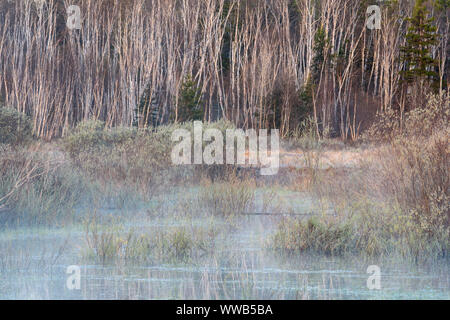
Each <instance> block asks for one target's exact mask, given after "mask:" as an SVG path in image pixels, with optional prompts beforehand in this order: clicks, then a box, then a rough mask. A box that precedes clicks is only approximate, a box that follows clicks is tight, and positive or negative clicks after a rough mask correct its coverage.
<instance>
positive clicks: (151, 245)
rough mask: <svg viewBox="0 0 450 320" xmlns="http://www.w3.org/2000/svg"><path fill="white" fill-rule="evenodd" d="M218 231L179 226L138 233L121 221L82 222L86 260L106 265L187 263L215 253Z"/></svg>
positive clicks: (208, 227)
mask: <svg viewBox="0 0 450 320" xmlns="http://www.w3.org/2000/svg"><path fill="white" fill-rule="evenodd" d="M218 234H219V231H218V229H217V227H216V226H214V225H213V224H210V225H207V226H194V225H181V226H171V227H168V228H167V229H165V230H164V231H162V230H157V229H155V228H148V229H146V230H143V231H139V232H138V231H137V230H136V229H133V228H128V229H127V228H125V227H124V225H123V224H122V223H120V221H117V220H113V221H111V222H110V223H106V224H105V223H100V222H99V221H97V218H95V217H94V218H91V219H89V220H86V222H85V242H86V246H85V247H84V248H83V250H82V251H81V253H82V256H83V257H84V258H87V259H95V260H98V261H99V262H101V263H102V264H107V263H119V264H120V263H124V262H130V263H139V262H155V261H156V262H188V261H192V259H195V258H198V257H201V256H202V255H205V254H209V253H211V252H213V251H214V248H215V246H216V244H215V242H216V238H217V236H218Z"/></svg>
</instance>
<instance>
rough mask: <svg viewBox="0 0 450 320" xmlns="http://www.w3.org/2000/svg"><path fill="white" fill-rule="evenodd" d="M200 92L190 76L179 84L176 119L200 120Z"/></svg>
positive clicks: (181, 120) (201, 117)
mask: <svg viewBox="0 0 450 320" xmlns="http://www.w3.org/2000/svg"><path fill="white" fill-rule="evenodd" d="M200 104H201V93H200V90H199V89H198V88H197V86H196V83H195V82H194V80H192V77H191V76H187V77H186V78H185V80H184V82H183V83H182V85H181V90H180V98H179V102H178V121H180V122H185V121H191V120H202V119H203V109H202V107H201V105H200Z"/></svg>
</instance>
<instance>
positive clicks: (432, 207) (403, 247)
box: [271, 97, 450, 261]
mask: <svg viewBox="0 0 450 320" xmlns="http://www.w3.org/2000/svg"><path fill="white" fill-rule="evenodd" d="M428 107H429V109H427V110H425V109H417V110H413V111H411V112H410V113H408V114H406V115H405V116H404V117H403V118H402V119H394V120H392V119H391V120H392V121H394V122H392V123H390V124H389V123H386V122H380V123H378V124H376V125H374V126H373V127H372V129H371V130H374V131H373V132H372V134H373V135H374V136H376V134H382V135H384V137H387V138H386V140H383V139H381V138H380V137H378V138H377V139H378V141H388V142H385V143H384V144H383V145H381V146H379V147H378V148H377V149H374V150H373V152H372V153H371V154H370V156H369V157H366V158H364V159H363V160H361V161H360V163H359V164H358V166H357V167H355V168H349V169H347V170H345V171H344V170H337V169H334V170H331V171H330V172H331V174H327V175H322V174H321V175H318V177H319V178H318V179H313V180H312V181H311V182H312V183H311V186H310V188H309V190H310V192H311V193H312V194H314V195H315V196H316V197H317V199H319V200H320V201H324V202H328V203H330V204H331V205H332V206H333V207H334V211H335V212H336V217H333V218H330V217H327V216H321V215H320V214H318V216H317V217H314V218H311V219H309V220H290V219H288V220H284V221H282V222H281V223H280V225H279V227H278V229H277V231H276V233H275V235H274V236H273V238H272V242H271V245H272V247H274V248H277V249H281V250H285V251H292V252H295V251H297V252H300V251H317V252H323V253H327V254H335V255H340V254H346V253H363V254H366V255H369V256H374V255H400V256H401V257H402V258H408V259H411V260H414V261H417V260H427V259H434V258H448V256H449V250H450V210H449V203H450V201H449V200H450V195H449V190H450V180H449V179H450V175H449V165H450V163H449V145H448V141H449V130H448V115H449V109H448V108H449V105H448V101H447V102H443V101H440V100H438V98H437V97H431V98H430V102H429V106H428ZM386 117H389V115H386ZM386 117H385V121H387V120H386V119H388V118H386ZM395 121H397V122H395ZM395 123H397V124H398V125H399V126H396V124H395ZM400 124H401V127H400ZM377 125H378V126H379V127H377ZM322 173H323V171H322Z"/></svg>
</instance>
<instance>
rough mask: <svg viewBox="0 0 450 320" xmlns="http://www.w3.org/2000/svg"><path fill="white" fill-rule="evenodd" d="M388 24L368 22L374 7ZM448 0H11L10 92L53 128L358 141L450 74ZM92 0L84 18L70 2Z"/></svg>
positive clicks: (2, 15) (41, 125) (2, 94)
mask: <svg viewBox="0 0 450 320" xmlns="http://www.w3.org/2000/svg"><path fill="white" fill-rule="evenodd" d="M373 4H376V5H379V7H380V9H381V29H369V28H367V27H366V21H367V18H368V16H370V14H368V13H367V8H368V7H369V6H370V5H373ZM449 4H450V1H449V0H428V1H425V0H415V1H414V0H403V1H402V0H399V1H394V0H392V1H383V2H381V3H380V2H375V1H365V0H364V1H359V0H264V1H258V0H241V1H239V0H134V1H126V0H78V1H76V0H72V1H68V0H44V1H33V0H16V1H7V0H1V1H0V99H1V101H0V104H2V105H5V106H10V107H13V108H15V109H17V110H18V111H20V112H23V113H26V114H27V115H28V116H30V117H31V119H32V123H33V131H34V133H35V135H37V136H39V137H42V138H46V139H51V138H53V137H59V136H62V135H64V134H65V133H66V132H67V130H69V129H70V128H71V127H73V126H74V125H76V124H77V123H79V122H81V121H83V120H88V119H96V120H101V121H104V122H105V123H106V125H107V126H108V127H113V126H138V127H148V126H156V125H159V124H161V123H167V122H174V121H177V122H183V121H188V120H193V119H201V120H204V121H214V120H217V119H219V118H225V119H227V120H230V121H232V122H234V123H235V124H236V125H237V126H240V127H244V128H250V127H252V128H278V129H280V132H281V134H282V135H283V136H285V135H288V134H289V133H290V132H291V131H292V130H295V129H296V128H297V127H298V126H299V125H300V124H301V123H302V121H303V120H304V119H306V118H308V117H310V118H312V119H314V120H315V121H314V124H315V130H316V131H317V133H318V134H319V135H320V136H339V137H342V138H343V139H356V138H357V137H358V134H359V133H360V131H361V130H362V129H363V128H364V127H365V126H367V125H368V123H369V122H370V121H371V119H373V118H374V115H375V114H376V113H377V112H386V111H388V110H389V111H392V110H395V111H396V112H397V113H399V114H400V115H401V114H403V113H404V112H405V111H409V110H411V109H414V108H417V107H421V106H424V105H425V102H426V99H427V95H428V94H429V93H434V94H437V95H441V96H443V95H444V92H445V91H446V90H447V86H448V73H449V68H448V66H449V63H448V61H447V57H448V56H449V54H448V33H449V8H450V5H449ZM70 5H78V6H79V7H80V8H81V29H79V30H71V29H69V28H67V26H66V21H67V17H68V16H67V12H66V8H67V7H69V6H70Z"/></svg>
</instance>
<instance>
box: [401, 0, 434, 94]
mask: <svg viewBox="0 0 450 320" xmlns="http://www.w3.org/2000/svg"><path fill="white" fill-rule="evenodd" d="M428 13H429V12H428V9H427V8H426V5H425V1H424V0H416V3H415V6H414V9H413V13H412V16H411V18H409V19H408V21H409V23H410V27H409V28H408V32H407V34H406V45H405V46H404V47H402V48H401V52H402V61H403V62H404V63H405V70H403V71H402V72H401V74H402V77H403V81H404V82H406V83H408V84H412V83H420V84H421V86H422V85H423V83H424V81H425V82H431V84H435V82H436V79H437V77H438V74H437V73H436V72H435V71H434V68H435V66H436V65H437V61H436V60H435V59H433V57H432V56H431V49H432V47H433V46H434V45H436V44H437V34H436V31H437V28H436V27H435V26H434V25H433V21H434V19H433V18H428Z"/></svg>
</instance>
